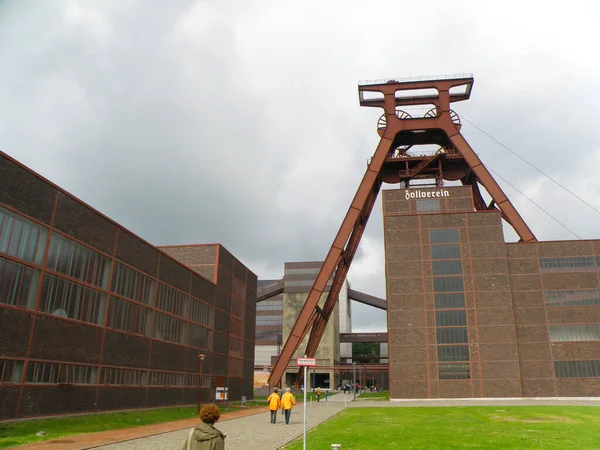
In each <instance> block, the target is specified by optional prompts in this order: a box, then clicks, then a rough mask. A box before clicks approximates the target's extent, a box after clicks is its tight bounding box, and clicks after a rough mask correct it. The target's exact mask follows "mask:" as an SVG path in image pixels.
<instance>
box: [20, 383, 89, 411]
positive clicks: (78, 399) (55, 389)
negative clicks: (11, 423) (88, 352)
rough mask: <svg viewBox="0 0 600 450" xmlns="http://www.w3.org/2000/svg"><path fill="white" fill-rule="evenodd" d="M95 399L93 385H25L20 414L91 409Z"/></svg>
mask: <svg viewBox="0 0 600 450" xmlns="http://www.w3.org/2000/svg"><path fill="white" fill-rule="evenodd" d="M95 401H96V388H95V387H81V386H25V387H24V388H23V395H22V397H21V416H23V417H35V416H44V415H50V414H68V413H79V412H85V411H91V410H93V409H94V406H95V405H94V404H95Z"/></svg>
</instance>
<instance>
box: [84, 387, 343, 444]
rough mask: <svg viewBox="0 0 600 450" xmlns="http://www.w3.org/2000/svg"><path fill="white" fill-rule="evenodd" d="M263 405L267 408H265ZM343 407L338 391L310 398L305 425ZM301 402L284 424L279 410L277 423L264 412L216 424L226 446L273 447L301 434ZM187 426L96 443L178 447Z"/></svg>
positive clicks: (310, 426)
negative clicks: (326, 396)
mask: <svg viewBox="0 0 600 450" xmlns="http://www.w3.org/2000/svg"><path fill="white" fill-rule="evenodd" d="M265 409H266V408H265ZM343 409H344V398H343V397H342V395H341V394H338V395H334V396H332V397H330V399H329V402H327V403H326V402H325V401H321V402H312V403H311V402H309V403H308V405H307V426H306V429H307V430H310V429H311V428H314V427H315V426H317V425H319V424H320V423H322V422H324V421H325V420H327V419H329V418H330V417H332V416H334V415H336V414H337V413H339V412H340V411H342V410H343ZM302 415H303V405H302V403H299V404H297V405H296V407H295V408H294V409H293V411H292V417H291V419H290V424H289V425H286V424H285V419H284V417H283V415H282V414H278V415H277V423H276V424H271V421H270V413H269V412H268V411H267V412H263V413H261V414H255V415H252V416H247V417H241V418H238V419H235V420H229V421H226V422H221V421H219V422H218V423H217V425H216V427H217V428H218V429H219V430H221V431H222V432H223V433H225V434H227V438H226V439H225V448H227V449H231V450H236V449H240V450H241V449H243V450H276V449H278V448H280V447H281V446H283V445H285V444H287V443H288V442H290V441H293V440H294V439H296V438H298V437H299V436H302V433H303V430H304V426H303V421H302ZM188 433H189V428H187V429H185V430H181V431H175V432H172V433H163V434H160V435H158V436H151V437H147V438H143V439H135V440H131V441H127V442H120V443H116V444H110V445H103V446H100V447H95V448H97V449H101V450H125V449H126V450H146V449H153V450H181V448H182V446H183V443H184V441H185V438H186V436H187V435H188Z"/></svg>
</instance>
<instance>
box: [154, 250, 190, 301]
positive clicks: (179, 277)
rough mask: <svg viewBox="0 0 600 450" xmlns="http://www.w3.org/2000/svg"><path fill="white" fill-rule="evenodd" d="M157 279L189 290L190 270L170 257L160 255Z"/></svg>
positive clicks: (183, 289)
mask: <svg viewBox="0 0 600 450" xmlns="http://www.w3.org/2000/svg"><path fill="white" fill-rule="evenodd" d="M158 273H159V279H160V280H161V281H164V282H165V283H167V284H170V285H171V286H175V287H176V288H178V289H181V290H182V291H184V292H187V293H189V292H190V277H191V272H190V271H189V270H188V269H186V268H185V267H184V266H182V265H181V264H179V263H177V262H175V261H173V260H172V259H171V258H169V257H166V256H164V255H161V257H160V261H159V272H158Z"/></svg>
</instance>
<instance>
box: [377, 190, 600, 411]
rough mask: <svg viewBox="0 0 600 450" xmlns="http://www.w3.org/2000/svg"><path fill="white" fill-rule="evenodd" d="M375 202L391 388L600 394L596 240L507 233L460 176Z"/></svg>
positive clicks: (409, 393) (395, 392)
mask: <svg viewBox="0 0 600 450" xmlns="http://www.w3.org/2000/svg"><path fill="white" fill-rule="evenodd" d="M383 210H384V229H385V245H386V249H385V254H386V257H385V259H386V276H387V298H388V333H389V334H388V342H389V355H390V380H391V383H390V393H391V398H393V399H403V398H476V397H577V396H598V395H600V272H599V270H600V241H560V242H536V243H505V241H504V235H503V231H502V224H501V215H500V212H499V211H496V210H488V211H475V210H474V206H473V197H472V191H471V189H470V187H467V186H465V187H462V186H460V187H459V186H457V187H443V188H440V187H436V188H425V187H414V188H410V189H399V190H386V191H384V192H383Z"/></svg>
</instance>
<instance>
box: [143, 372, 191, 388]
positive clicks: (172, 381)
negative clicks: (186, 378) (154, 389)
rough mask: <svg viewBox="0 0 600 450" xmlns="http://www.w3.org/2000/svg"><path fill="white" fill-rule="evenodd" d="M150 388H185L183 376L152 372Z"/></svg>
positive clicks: (180, 374)
mask: <svg viewBox="0 0 600 450" xmlns="http://www.w3.org/2000/svg"><path fill="white" fill-rule="evenodd" d="M150 386H174V387H178V386H183V374H182V373H172V372H150Z"/></svg>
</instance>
